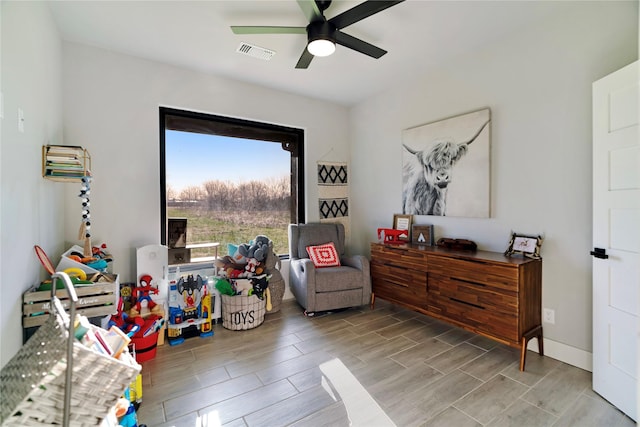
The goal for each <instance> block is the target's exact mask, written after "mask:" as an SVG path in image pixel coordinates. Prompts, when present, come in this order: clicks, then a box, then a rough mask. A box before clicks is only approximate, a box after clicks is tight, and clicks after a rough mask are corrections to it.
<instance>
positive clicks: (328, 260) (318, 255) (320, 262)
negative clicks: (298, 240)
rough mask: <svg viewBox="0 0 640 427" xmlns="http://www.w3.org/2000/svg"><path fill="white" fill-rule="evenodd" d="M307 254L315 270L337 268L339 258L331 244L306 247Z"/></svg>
mask: <svg viewBox="0 0 640 427" xmlns="http://www.w3.org/2000/svg"><path fill="white" fill-rule="evenodd" d="M307 253H308V254H309V258H310V259H311V261H312V262H313V265H314V266H315V267H316V268H322V267H339V266H340V258H339V257H338V251H336V247H335V246H334V244H333V242H329V243H325V244H324V245H318V246H307Z"/></svg>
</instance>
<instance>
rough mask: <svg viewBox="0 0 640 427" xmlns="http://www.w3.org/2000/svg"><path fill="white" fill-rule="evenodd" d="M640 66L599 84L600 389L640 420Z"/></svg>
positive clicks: (596, 345) (596, 297) (596, 341)
mask: <svg viewBox="0 0 640 427" xmlns="http://www.w3.org/2000/svg"><path fill="white" fill-rule="evenodd" d="M638 72H639V69H638V62H635V63H633V64H631V65H628V66H627V67H625V68H622V69H621V70H619V71H616V72H615V73H613V74H610V75H608V76H606V77H604V78H602V79H601V80H598V81H597V82H595V83H594V84H593V245H594V249H593V252H592V254H593V255H594V256H593V389H594V390H595V391H596V392H597V393H598V394H600V395H601V396H602V397H604V398H605V399H607V400H608V401H609V402H611V403H612V404H614V405H615V406H617V407H618V408H619V409H620V410H622V411H623V412H624V413H626V414H627V415H628V416H629V417H631V418H633V419H634V420H637V417H638V363H639V362H638V359H639V355H640V353H639V344H638V343H639V337H640V335H639V333H640V329H639V323H638V319H639V311H640V309H639V307H640V142H639V136H640V135H639V132H638V129H639V128H638V122H639V114H640V110H639V108H638V97H639V96H640V85H639V78H638V77H639V75H638Z"/></svg>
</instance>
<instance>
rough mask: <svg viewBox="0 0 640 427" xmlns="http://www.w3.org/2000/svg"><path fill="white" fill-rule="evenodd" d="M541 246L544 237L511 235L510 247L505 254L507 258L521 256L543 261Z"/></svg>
mask: <svg viewBox="0 0 640 427" xmlns="http://www.w3.org/2000/svg"><path fill="white" fill-rule="evenodd" d="M541 246H542V236H527V235H524V234H518V233H511V239H510V240H509V247H508V248H507V250H506V251H505V253H504V254H505V255H506V256H511V255H514V254H520V255H523V256H525V257H528V258H533V259H541V258H542V257H541V256H540V247H541Z"/></svg>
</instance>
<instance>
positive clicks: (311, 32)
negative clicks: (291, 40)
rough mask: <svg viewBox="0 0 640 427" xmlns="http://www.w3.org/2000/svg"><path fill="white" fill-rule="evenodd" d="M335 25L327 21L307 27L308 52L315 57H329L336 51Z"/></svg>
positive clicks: (313, 23)
mask: <svg viewBox="0 0 640 427" xmlns="http://www.w3.org/2000/svg"><path fill="white" fill-rule="evenodd" d="M335 31H336V27H335V25H333V24H331V23H330V22H327V21H315V22H312V23H310V24H309V25H308V26H307V40H308V43H307V50H308V51H309V53H310V54H312V55H313V56H329V55H331V54H332V53H333V52H335V51H336V42H335V39H334V37H333V34H334V33H335Z"/></svg>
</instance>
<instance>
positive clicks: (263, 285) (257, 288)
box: [249, 274, 271, 299]
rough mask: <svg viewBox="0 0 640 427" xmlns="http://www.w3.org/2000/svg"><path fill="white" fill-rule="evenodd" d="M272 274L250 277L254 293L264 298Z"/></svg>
mask: <svg viewBox="0 0 640 427" xmlns="http://www.w3.org/2000/svg"><path fill="white" fill-rule="evenodd" d="M270 278H271V276H267V275H266V274H262V275H260V276H254V277H251V278H250V279H249V281H250V282H251V285H252V286H253V294H254V295H255V296H257V297H258V298H260V299H264V291H265V290H266V289H267V288H268V287H269V279H270Z"/></svg>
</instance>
